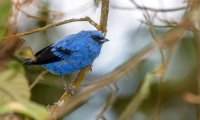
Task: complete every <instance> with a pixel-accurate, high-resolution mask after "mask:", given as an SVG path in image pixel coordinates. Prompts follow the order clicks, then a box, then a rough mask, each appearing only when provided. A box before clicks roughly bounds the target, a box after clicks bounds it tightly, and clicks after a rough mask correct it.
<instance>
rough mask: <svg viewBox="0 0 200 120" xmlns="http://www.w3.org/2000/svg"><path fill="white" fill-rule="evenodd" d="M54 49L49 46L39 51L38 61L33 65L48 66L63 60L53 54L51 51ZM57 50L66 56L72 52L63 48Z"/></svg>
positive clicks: (37, 54)
mask: <svg viewBox="0 0 200 120" xmlns="http://www.w3.org/2000/svg"><path fill="white" fill-rule="evenodd" d="M52 48H53V47H52V45H49V46H47V47H45V48H43V49H42V50H40V51H38V52H37V53H36V54H35V56H36V58H37V60H36V61H33V62H32V64H33V65H41V64H48V63H53V62H57V61H60V60H62V59H61V58H60V57H58V56H56V55H55V54H53V52H52V51H51V49H52ZM56 49H57V51H58V52H61V53H63V54H66V55H70V54H71V52H72V51H70V50H67V49H66V50H63V49H61V48H56Z"/></svg>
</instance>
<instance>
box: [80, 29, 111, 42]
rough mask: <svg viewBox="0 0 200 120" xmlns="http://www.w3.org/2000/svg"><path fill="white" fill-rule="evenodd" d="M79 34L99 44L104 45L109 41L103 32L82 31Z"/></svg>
mask: <svg viewBox="0 0 200 120" xmlns="http://www.w3.org/2000/svg"><path fill="white" fill-rule="evenodd" d="M79 34H81V35H83V36H85V37H89V38H91V39H92V40H94V41H96V42H97V43H99V44H103V43H105V42H108V41H109V40H108V39H107V38H105V37H104V35H103V34H102V33H101V32H99V31H96V30H87V31H81V32H80V33H79Z"/></svg>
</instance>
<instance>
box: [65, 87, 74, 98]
mask: <svg viewBox="0 0 200 120" xmlns="http://www.w3.org/2000/svg"><path fill="white" fill-rule="evenodd" d="M64 90H65V91H66V92H67V93H69V94H70V95H71V96H73V92H74V91H73V90H71V89H69V88H68V87H65V88H64Z"/></svg>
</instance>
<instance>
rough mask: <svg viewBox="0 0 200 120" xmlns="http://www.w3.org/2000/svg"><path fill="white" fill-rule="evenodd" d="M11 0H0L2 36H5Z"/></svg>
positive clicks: (0, 35)
mask: <svg viewBox="0 0 200 120" xmlns="http://www.w3.org/2000/svg"><path fill="white" fill-rule="evenodd" d="M10 10H11V1H10V0H0V21H1V22H0V38H2V37H3V35H4V32H5V29H6V24H7V21H8V18H9V15H10Z"/></svg>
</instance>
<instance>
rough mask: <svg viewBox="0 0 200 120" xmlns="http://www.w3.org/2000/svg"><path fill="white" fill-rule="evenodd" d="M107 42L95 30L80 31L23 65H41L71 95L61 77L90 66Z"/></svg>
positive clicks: (39, 53)
mask: <svg viewBox="0 0 200 120" xmlns="http://www.w3.org/2000/svg"><path fill="white" fill-rule="evenodd" d="M107 41H109V40H108V39H106V38H105V37H104V36H103V34H102V33H100V32H98V31H96V30H88V31H81V32H79V33H77V34H71V35H69V36H66V37H64V38H62V39H60V40H58V41H57V42H55V43H53V44H51V45H49V46H47V47H45V48H43V49H42V50H40V51H39V52H37V53H36V54H35V56H36V58H37V59H36V61H33V60H26V61H25V62H24V63H23V65H24V66H31V65H41V66H43V67H44V68H46V69H47V70H49V71H50V72H51V73H53V74H57V75H59V76H60V77H61V78H62V80H63V83H64V85H65V90H67V91H68V93H70V94H71V95H72V93H71V90H70V89H69V88H68V87H67V85H66V83H65V80H64V78H63V76H64V75H65V74H69V73H71V72H74V71H77V70H81V69H83V68H84V67H87V66H89V65H91V64H92V63H93V61H94V60H95V58H96V57H97V56H99V54H100V51H101V48H102V45H103V43H104V42H107Z"/></svg>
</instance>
